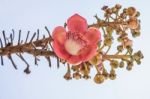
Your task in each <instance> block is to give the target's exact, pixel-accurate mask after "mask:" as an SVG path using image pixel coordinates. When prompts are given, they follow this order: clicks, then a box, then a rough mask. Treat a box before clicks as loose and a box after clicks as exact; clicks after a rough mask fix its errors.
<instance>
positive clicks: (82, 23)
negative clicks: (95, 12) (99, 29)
mask: <svg viewBox="0 0 150 99" xmlns="http://www.w3.org/2000/svg"><path fill="white" fill-rule="evenodd" d="M67 26H68V30H69V31H71V32H72V33H76V32H77V33H84V32H85V31H86V30H87V21H86V20H85V19H84V18H83V17H82V16H80V15H78V14H75V15H73V16H71V17H70V18H69V19H68V20H67Z"/></svg>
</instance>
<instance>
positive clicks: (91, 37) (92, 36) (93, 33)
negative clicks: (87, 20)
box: [84, 27, 101, 44]
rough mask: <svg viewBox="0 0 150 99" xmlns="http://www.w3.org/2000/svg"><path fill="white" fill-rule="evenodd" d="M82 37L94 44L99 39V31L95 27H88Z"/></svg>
mask: <svg viewBox="0 0 150 99" xmlns="http://www.w3.org/2000/svg"><path fill="white" fill-rule="evenodd" d="M84 37H85V38H86V39H87V40H88V42H89V43H90V44H94V43H98V41H99V40H100V39H101V33H100V31H99V30H98V29H97V28H94V27H91V28H89V29H88V31H87V32H86V34H85V35H84Z"/></svg>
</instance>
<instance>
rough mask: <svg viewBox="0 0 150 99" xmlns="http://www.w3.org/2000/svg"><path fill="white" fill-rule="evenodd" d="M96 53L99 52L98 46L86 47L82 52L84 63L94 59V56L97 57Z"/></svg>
mask: <svg viewBox="0 0 150 99" xmlns="http://www.w3.org/2000/svg"><path fill="white" fill-rule="evenodd" d="M96 51H97V45H96V44H94V45H88V46H86V47H84V48H83V49H82V50H81V51H80V57H81V59H82V61H88V60H90V59H92V58H93V56H95V55H96Z"/></svg>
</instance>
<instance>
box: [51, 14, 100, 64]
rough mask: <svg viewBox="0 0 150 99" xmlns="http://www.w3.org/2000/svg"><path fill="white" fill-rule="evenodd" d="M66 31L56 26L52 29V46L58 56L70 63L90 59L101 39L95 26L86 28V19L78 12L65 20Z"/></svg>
mask: <svg viewBox="0 0 150 99" xmlns="http://www.w3.org/2000/svg"><path fill="white" fill-rule="evenodd" d="M67 28H68V31H66V30H65V28H64V27H61V26H58V27H56V28H55V29H54V31H53V39H54V41H53V48H54V51H55V53H56V55H57V56H58V57H59V58H62V59H64V60H66V61H67V62H68V63H70V64H79V63H81V62H85V61H88V60H90V59H91V58H92V57H93V56H94V55H95V54H96V50H97V43H98V41H99V40H100V39H101V35H100V32H99V30H98V29H97V28H94V27H90V28H87V22H86V20H85V19H84V18H83V17H81V16H80V15H78V14H75V15H73V16H72V17H70V18H69V19H68V21H67Z"/></svg>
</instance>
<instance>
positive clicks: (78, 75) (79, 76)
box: [73, 72, 81, 80]
mask: <svg viewBox="0 0 150 99" xmlns="http://www.w3.org/2000/svg"><path fill="white" fill-rule="evenodd" d="M73 78H75V79H77V80H78V79H81V74H80V73H78V72H76V73H73Z"/></svg>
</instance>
